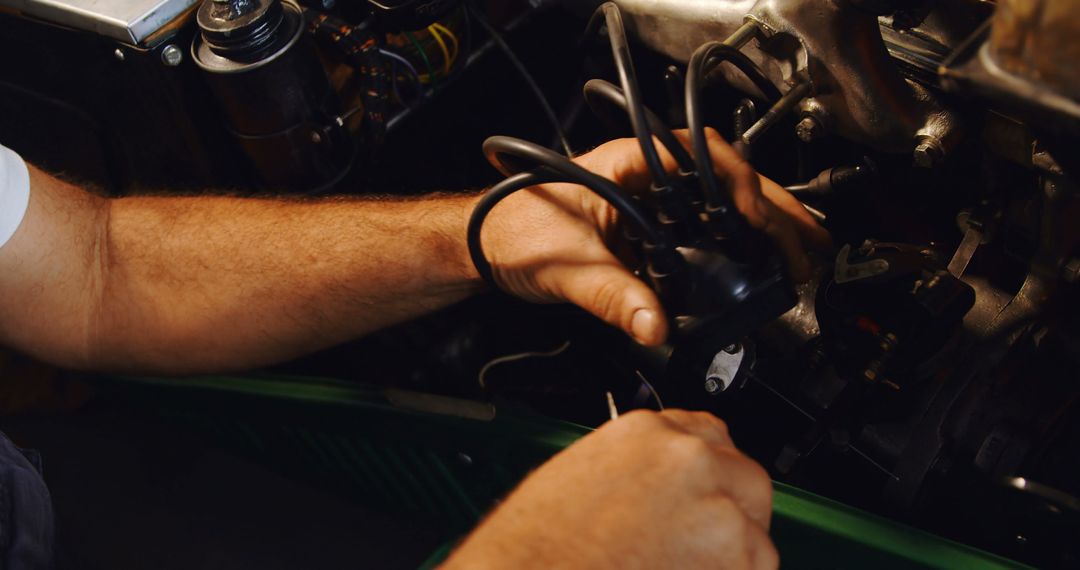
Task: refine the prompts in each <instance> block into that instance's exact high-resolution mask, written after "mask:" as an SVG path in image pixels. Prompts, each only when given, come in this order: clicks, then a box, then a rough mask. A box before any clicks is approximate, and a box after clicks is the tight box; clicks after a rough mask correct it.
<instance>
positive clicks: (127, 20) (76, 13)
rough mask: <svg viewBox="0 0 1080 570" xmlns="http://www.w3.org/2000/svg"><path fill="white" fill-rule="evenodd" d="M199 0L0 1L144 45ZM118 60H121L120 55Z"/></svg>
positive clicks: (41, 16) (64, 23)
mask: <svg viewBox="0 0 1080 570" xmlns="http://www.w3.org/2000/svg"><path fill="white" fill-rule="evenodd" d="M197 1H198V0H0V8H11V9H13V10H15V11H17V12H22V13H23V14H25V15H27V16H33V17H35V18H38V19H41V20H44V21H46V22H49V23H52V24H59V25H61V26H67V27H69V28H75V29H76V30H81V31H84V32H91V33H94V34H98V35H101V36H105V37H108V38H112V39H114V40H119V41H121V42H124V43H126V44H131V45H141V44H143V43H144V42H145V41H146V40H147V39H148V38H149V37H150V36H152V35H153V34H154V33H155V32H157V31H159V30H161V29H162V28H164V27H165V26H166V25H167V24H169V23H170V22H172V21H173V20H175V19H176V18H177V17H178V16H180V15H182V14H184V13H185V12H187V10H188V9H189V8H191V7H192V6H194V5H195V4H196V2H197ZM117 59H122V58H120V57H117Z"/></svg>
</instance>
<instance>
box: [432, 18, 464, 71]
mask: <svg viewBox="0 0 1080 570" xmlns="http://www.w3.org/2000/svg"><path fill="white" fill-rule="evenodd" d="M430 27H431V28H433V29H434V30H436V31H438V32H439V33H440V34H442V35H444V36H446V38H447V39H449V40H450V47H451V49H450V61H451V62H454V61H457V58H458V55H460V53H461V43H460V42H458V37H457V35H456V34H454V32H452V31H450V28H447V27H446V26H444V25H442V24H440V23H439V22H435V23H434V24H431V26H430Z"/></svg>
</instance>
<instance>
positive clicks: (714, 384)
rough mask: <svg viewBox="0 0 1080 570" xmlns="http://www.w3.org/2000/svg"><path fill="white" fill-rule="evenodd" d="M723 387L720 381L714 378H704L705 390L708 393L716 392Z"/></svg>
mask: <svg viewBox="0 0 1080 570" xmlns="http://www.w3.org/2000/svg"><path fill="white" fill-rule="evenodd" d="M723 389H724V385H723V384H721V383H720V381H719V380H717V379H716V378H706V379H705V391H706V392H708V393H710V394H716V393H718V392H721V391H722V390H723Z"/></svg>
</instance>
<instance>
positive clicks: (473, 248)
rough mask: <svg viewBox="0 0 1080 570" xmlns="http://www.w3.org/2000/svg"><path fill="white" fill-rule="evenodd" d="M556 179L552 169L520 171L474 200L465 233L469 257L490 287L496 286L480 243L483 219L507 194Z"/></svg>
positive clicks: (493, 275)
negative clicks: (474, 205) (473, 206)
mask: <svg viewBox="0 0 1080 570" xmlns="http://www.w3.org/2000/svg"><path fill="white" fill-rule="evenodd" d="M556 180H558V178H557V176H556V173H555V172H554V171H552V170H548V169H545V168H540V169H537V170H534V171H530V172H520V173H518V174H515V175H513V176H511V177H509V178H506V179H505V180H503V181H502V182H499V183H498V184H496V185H494V186H492V187H491V189H489V190H488V191H487V192H485V193H484V195H483V196H481V197H480V200H479V201H477V202H476V208H475V209H473V213H472V215H471V216H469V228H468V231H467V233H466V236H467V243H468V246H469V257H470V258H472V262H473V265H474V266H476V271H477V272H478V273H479V274H480V277H482V278H483V279H484V281H487V282H488V284H490V285H491V286H492V287H497V286H498V285H497V284H496V283H495V274H494V272H493V271H492V269H491V264H490V263H488V260H487V258H486V257H484V248H483V246H482V245H481V244H480V230H481V228H483V226H484V219H485V218H487V215H488V214H489V213H490V212H491V210H492V208H494V207H495V205H496V204H498V203H499V202H500V201H502V200H503V199H504V198H506V197H507V196H509V195H511V194H513V193H514V192H517V191H518V190H521V189H523V188H528V187H529V186H535V185H537V184H544V183H547V182H554V181H556Z"/></svg>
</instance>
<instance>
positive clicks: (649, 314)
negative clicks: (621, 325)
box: [630, 309, 660, 344]
mask: <svg viewBox="0 0 1080 570" xmlns="http://www.w3.org/2000/svg"><path fill="white" fill-rule="evenodd" d="M659 318H660V317H659V316H658V315H657V314H656V311H652V310H649V309H638V310H637V311H635V312H634V318H633V319H632V320H631V321H630V332H631V334H633V335H634V340H636V341H638V343H640V344H651V342H652V338H653V337H655V336H656V325H657V319H659Z"/></svg>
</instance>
